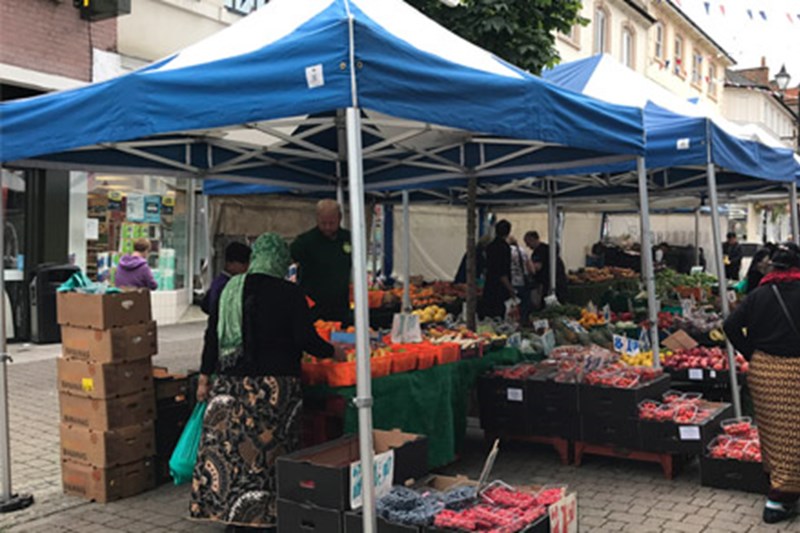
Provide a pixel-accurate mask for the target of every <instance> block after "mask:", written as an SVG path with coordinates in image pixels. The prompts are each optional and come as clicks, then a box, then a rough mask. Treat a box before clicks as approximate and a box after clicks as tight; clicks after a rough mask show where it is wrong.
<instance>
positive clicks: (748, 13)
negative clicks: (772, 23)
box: [747, 9, 753, 20]
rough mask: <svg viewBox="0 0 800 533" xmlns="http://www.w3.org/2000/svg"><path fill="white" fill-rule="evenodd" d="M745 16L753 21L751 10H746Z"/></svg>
mask: <svg viewBox="0 0 800 533" xmlns="http://www.w3.org/2000/svg"><path fill="white" fill-rule="evenodd" d="M747 16H748V17H750V20H753V10H752V9H748V10H747Z"/></svg>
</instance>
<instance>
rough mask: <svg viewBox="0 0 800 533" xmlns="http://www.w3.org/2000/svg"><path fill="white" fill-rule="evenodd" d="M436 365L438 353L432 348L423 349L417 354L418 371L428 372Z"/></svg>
mask: <svg viewBox="0 0 800 533" xmlns="http://www.w3.org/2000/svg"><path fill="white" fill-rule="evenodd" d="M435 364H436V352H435V351H434V350H432V349H431V348H430V347H426V348H422V349H420V350H419V352H417V370H427V369H429V368H431V367H433V365H435Z"/></svg>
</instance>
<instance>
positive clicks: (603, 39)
mask: <svg viewBox="0 0 800 533" xmlns="http://www.w3.org/2000/svg"><path fill="white" fill-rule="evenodd" d="M600 15H602V24H600V23H599V22H600V20H599V19H600V18H601V17H600ZM610 28H611V14H610V13H609V11H608V10H607V9H606V8H605V7H603V5H602V4H597V5H595V7H594V33H593V35H592V40H593V50H594V53H595V54H604V53H606V52H607V51H608V42H609V39H608V33H609V29H610Z"/></svg>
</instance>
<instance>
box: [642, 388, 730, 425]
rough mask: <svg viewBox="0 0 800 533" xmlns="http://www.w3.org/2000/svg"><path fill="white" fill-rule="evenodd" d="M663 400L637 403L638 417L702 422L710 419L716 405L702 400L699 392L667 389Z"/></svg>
mask: <svg viewBox="0 0 800 533" xmlns="http://www.w3.org/2000/svg"><path fill="white" fill-rule="evenodd" d="M663 399H664V402H663V403H660V402H658V401H656V400H645V401H643V402H642V403H640V404H639V419H640V420H652V421H655V422H675V423H677V424H702V423H703V422H705V421H706V420H708V419H710V418H711V417H712V416H713V415H714V413H715V412H717V411H716V409H717V407H718V406H716V407H712V406H711V405H710V404H707V403H706V402H704V401H703V400H702V394H699V393H688V394H684V393H680V392H676V391H668V392H667V393H665V394H664V397H663Z"/></svg>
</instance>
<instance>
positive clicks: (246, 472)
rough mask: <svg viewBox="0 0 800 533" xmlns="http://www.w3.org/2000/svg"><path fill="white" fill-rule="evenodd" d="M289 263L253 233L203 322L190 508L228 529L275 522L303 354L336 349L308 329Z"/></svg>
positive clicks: (285, 250)
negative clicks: (236, 271)
mask: <svg viewBox="0 0 800 533" xmlns="http://www.w3.org/2000/svg"><path fill="white" fill-rule="evenodd" d="M290 263H291V259H290V256H289V247H288V246H287V244H286V242H284V240H283V239H282V238H281V237H279V236H278V235H275V234H274V233H265V234H264V235H262V236H260V237H259V238H258V239H257V240H256V242H255V243H254V244H253V252H252V257H251V260H250V267H249V268H248V271H247V273H246V274H242V275H238V276H235V277H234V278H232V279H231V280H230V281H229V282H228V284H227V285H226V287H225V290H224V291H223V293H222V296H221V297H220V302H219V309H218V311H216V312H214V311H213V310H212V314H211V317H210V318H209V327H208V330H207V331H206V337H205V341H206V346H205V348H204V350H203V363H202V366H201V369H200V372H201V376H200V383H199V385H198V390H197V396H198V399H199V400H204V399H207V400H208V406H207V408H206V412H205V418H204V420H203V435H202V438H201V442H200V447H199V449H198V454H197V463H196V465H195V470H194V479H193V482H192V501H191V509H190V511H191V517H192V518H195V519H200V520H210V521H214V522H221V523H225V524H228V525H229V529H230V530H234V531H236V530H239V529H240V528H246V527H255V528H273V527H275V526H276V515H277V512H276V481H275V461H276V459H277V458H278V457H279V456H281V455H283V454H286V453H289V452H292V451H293V450H295V449H296V448H297V447H298V445H299V437H300V423H301V418H300V417H301V410H302V395H301V389H300V362H301V357H302V354H303V352H308V353H310V354H312V355H316V356H318V357H331V356H333V355H334V351H335V350H334V347H333V346H331V345H330V344H328V343H326V342H325V341H324V340H322V339H321V338H320V337H319V336H318V335H317V332H316V330H315V329H314V326H313V322H312V319H311V313H310V310H309V308H308V303H307V301H306V298H305V296H304V295H303V293H302V292H301V289H300V288H299V287H298V286H296V285H294V284H293V283H290V282H288V281H286V280H285V279H284V278H285V276H286V274H287V271H288V268H289V265H290ZM212 375H215V376H216V377H215V378H214V380H213V384H211V385H209V382H210V381H211V376H212Z"/></svg>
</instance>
